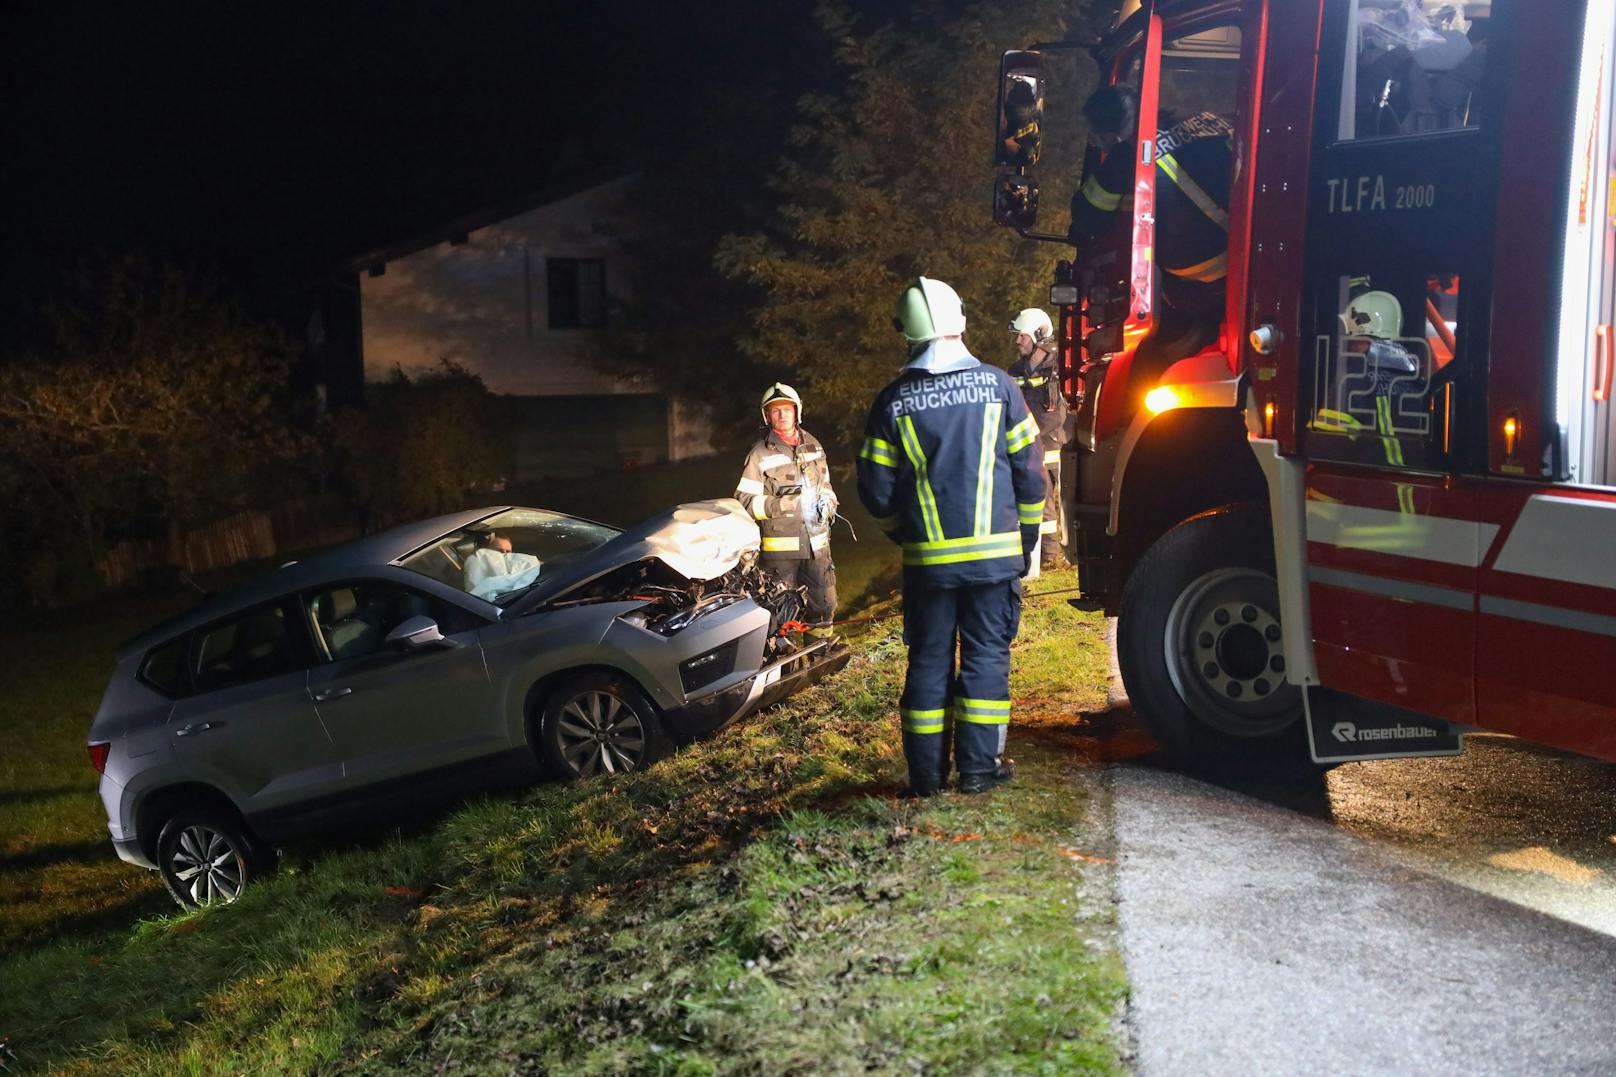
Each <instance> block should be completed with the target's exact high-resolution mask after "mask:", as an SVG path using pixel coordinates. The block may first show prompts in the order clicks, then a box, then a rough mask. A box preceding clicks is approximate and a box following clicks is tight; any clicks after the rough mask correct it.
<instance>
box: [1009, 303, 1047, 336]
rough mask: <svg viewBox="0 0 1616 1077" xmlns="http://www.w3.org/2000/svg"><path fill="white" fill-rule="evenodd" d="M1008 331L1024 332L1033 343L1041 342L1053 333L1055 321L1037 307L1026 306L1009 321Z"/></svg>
mask: <svg viewBox="0 0 1616 1077" xmlns="http://www.w3.org/2000/svg"><path fill="white" fill-rule="evenodd" d="M1010 332H1012V333H1026V334H1027V335H1028V336H1029V337H1032V342H1033V343H1034V344H1042V343H1043V342H1044V341H1046V340H1048V339H1049V338H1050V337H1052V336H1054V335H1055V323H1054V322H1051V321H1050V320H1049V315H1047V314H1045V313H1044V312H1043V311H1041V310H1039V309H1038V308H1037V307H1028V308H1027V309H1026V310H1024V311H1022V312H1021V313H1020V314H1017V315H1016V317H1015V320H1014V321H1012V322H1011V323H1010Z"/></svg>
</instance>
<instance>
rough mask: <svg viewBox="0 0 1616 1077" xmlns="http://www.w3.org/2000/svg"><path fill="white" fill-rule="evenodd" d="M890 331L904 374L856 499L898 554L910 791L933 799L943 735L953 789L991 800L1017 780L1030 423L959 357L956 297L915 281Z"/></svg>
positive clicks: (967, 358)
mask: <svg viewBox="0 0 1616 1077" xmlns="http://www.w3.org/2000/svg"><path fill="white" fill-rule="evenodd" d="M894 325H895V326H896V327H897V328H898V329H900V330H901V331H902V332H903V335H904V337H905V338H906V339H907V340H908V342H909V354H910V359H909V364H908V365H907V366H905V367H904V368H903V371H902V372H901V373H900V374H899V375H898V379H897V380H896V381H894V382H893V383H892V384H891V385H889V386H887V387H886V388H885V389H883V390H882V391H881V393H880V395H879V396H877V397H876V398H875V404H874V405H873V406H872V407H871V408H870V415H869V419H868V420H867V421H866V423H865V427H864V446H863V448H862V449H861V450H860V452H859V460H858V488H859V497H860V498H861V499H862V500H863V502H864V506H865V508H867V509H869V511H870V514H871V515H872V516H874V517H875V519H876V522H877V523H878V524H879V525H880V526H881V528H882V530H884V531H885V532H886V533H887V535H888V537H890V538H892V539H893V540H894V541H896V542H897V543H898V544H899V545H901V546H902V547H903V623H904V628H903V631H904V640H905V642H907V643H908V645H909V670H908V674H907V676H906V677H905V680H904V689H903V698H902V699H901V700H900V701H899V704H898V705H899V709H900V711H901V713H902V716H903V751H904V756H905V757H906V758H907V759H908V762H909V793H910V795H913V796H930V795H933V794H935V793H937V792H939V791H941V789H942V787H943V783H944V781H945V780H946V779H947V777H948V738H949V735H950V726H952V735H953V738H954V748H955V756H956V761H957V764H958V766H959V790H960V792H962V793H980V792H986V791H987V790H989V789H992V788H993V787H994V786H997V785H1001V784H1003V783H1004V782H1006V781H1009V780H1010V777H1011V775H1012V774H1013V773H1014V768H1013V767H1012V766H1011V765H1010V763H1009V762H1008V761H1006V760H1004V759H1003V758H1002V756H1003V753H1004V740H1005V733H1006V730H1007V727H1008V726H1009V724H1010V641H1011V640H1013V639H1014V638H1015V635H1016V629H1017V627H1018V626H1019V624H1020V620H1021V577H1022V576H1024V575H1025V574H1026V572H1027V568H1028V558H1029V557H1030V556H1031V554H1032V548H1033V544H1034V543H1035V542H1036V541H1037V540H1038V528H1039V524H1040V522H1041V521H1042V519H1043V512H1044V475H1043V466H1042V460H1043V454H1042V451H1041V446H1040V444H1039V440H1038V422H1037V420H1036V419H1034V418H1033V417H1032V416H1031V415H1029V414H1028V412H1027V405H1026V402H1025V401H1024V400H1023V399H1022V395H1021V390H1020V389H1018V388H1016V384H1015V382H1013V381H1012V380H1011V379H1010V376H1009V375H1008V374H1006V373H1005V372H1004V371H1003V370H1000V369H999V368H998V367H995V366H989V365H987V364H985V363H982V362H979V361H978V360H977V359H976V358H975V357H974V356H972V355H971V353H970V352H969V351H967V350H966V347H965V343H964V342H963V341H962V340H961V339H960V337H961V335H962V334H963V333H964V332H965V308H964V306H963V305H962V304H961V303H960V299H959V296H958V295H957V294H955V292H954V289H952V288H950V287H949V286H948V285H946V284H944V283H943V282H942V281H937V280H931V279H929V278H926V277H921V278H920V279H919V280H917V281H916V282H915V283H914V284H912V285H910V286H909V288H908V289H907V290H906V291H905V292H904V293H903V295H902V297H900V298H899V300H898V308H897V318H896V319H894ZM956 639H957V640H958V646H959V671H958V674H957V675H956V673H955V669H954V652H955V640H956Z"/></svg>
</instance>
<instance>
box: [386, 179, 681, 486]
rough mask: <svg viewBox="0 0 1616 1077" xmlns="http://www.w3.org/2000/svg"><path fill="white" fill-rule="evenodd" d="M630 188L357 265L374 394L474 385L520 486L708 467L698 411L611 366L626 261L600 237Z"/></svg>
mask: <svg viewBox="0 0 1616 1077" xmlns="http://www.w3.org/2000/svg"><path fill="white" fill-rule="evenodd" d="M627 182H628V179H627V178H619V179H615V180H612V181H610V182H607V183H603V184H600V185H598V186H595V187H591V188H589V189H586V190H583V191H579V192H577V193H574V194H570V195H568V196H566V197H563V198H558V199H556V200H554V201H549V202H546V203H545V204H543V205H540V206H538V207H537V208H534V209H530V210H527V211H525V212H521V213H517V214H515V215H512V216H507V217H504V218H503V219H500V220H496V221H494V222H493V223H490V224H482V225H479V226H475V227H467V228H466V230H464V231H457V230H456V229H454V228H450V229H448V230H444V231H440V232H439V233H437V234H438V236H440V237H441V236H445V235H447V236H448V237H449V238H447V239H445V240H443V241H441V242H433V241H430V240H429V241H426V242H424V243H417V244H412V245H405V246H402V247H399V248H394V249H390V250H388V251H384V252H380V253H378V254H374V255H369V256H366V257H365V258H364V259H362V260H360V262H359V263H358V265H359V267H360V268H361V269H362V270H363V272H362V273H361V276H360V302H361V317H362V320H363V350H364V368H365V378H366V380H367V381H375V380H379V379H382V378H385V377H387V376H389V375H390V374H391V373H392V371H393V370H394V369H395V368H401V369H403V370H404V371H405V373H407V374H413V373H416V372H419V371H422V370H427V369H431V368H433V367H435V366H437V365H438V363H439V361H440V360H442V359H444V358H447V359H451V360H453V361H454V362H456V363H458V364H459V365H461V366H463V367H465V368H466V369H468V370H471V371H473V372H475V373H476V374H477V375H479V376H480V377H481V378H482V379H483V382H484V384H486V385H487V386H488V388H489V389H490V390H492V391H493V392H495V393H499V394H501V395H503V396H505V397H508V398H509V399H510V404H511V406H512V407H513V408H514V409H515V410H516V413H517V415H518V417H519V421H518V430H519V435H518V436H519V439H520V440H519V442H518V444H517V446H516V447H515V448H516V451H515V453H514V454H513V456H514V460H515V462H516V463H515V466H516V474H515V475H513V476H512V477H513V478H514V479H517V480H525V479H533V478H539V477H543V476H547V475H576V474H581V473H586V472H590V471H596V470H602V469H612V468H624V467H632V466H636V465H639V464H645V463H654V462H659V461H663V460H681V459H688V458H690V457H695V456H703V455H707V454H709V453H711V452H712V447H711V445H710V442H709V427H708V424H707V422H706V418H705V414H704V412H703V410H702V409H701V408H700V407H698V406H694V405H692V404H690V403H689V402H685V401H679V400H674V399H670V398H668V397H665V396H663V395H662V394H660V393H659V392H658V391H657V390H656V388H655V387H654V386H652V385H650V384H648V383H647V382H646V381H645V380H644V379H643V378H640V377H636V376H635V375H634V374H632V373H631V372H629V371H628V370H626V369H624V368H623V367H622V365H621V364H618V363H616V362H614V358H613V339H612V325H611V314H610V311H611V309H612V308H613V306H614V305H616V304H618V303H620V302H621V301H623V300H624V299H625V291H624V279H625V276H626V275H625V274H624V273H623V267H624V264H625V259H626V257H627V256H626V254H625V252H624V251H623V250H622V249H621V248H620V247H619V246H618V245H617V243H616V242H615V237H613V236H612V235H610V234H609V233H608V232H607V231H606V230H605V229H604V227H598V225H599V224H600V222H602V221H603V220H604V219H605V215H606V212H607V209H608V208H609V204H610V201H611V200H612V199H613V198H614V197H616V196H618V195H620V193H621V191H622V189H623V187H624V185H625V184H626V183H627Z"/></svg>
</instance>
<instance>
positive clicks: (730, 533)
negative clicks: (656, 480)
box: [511, 497, 763, 614]
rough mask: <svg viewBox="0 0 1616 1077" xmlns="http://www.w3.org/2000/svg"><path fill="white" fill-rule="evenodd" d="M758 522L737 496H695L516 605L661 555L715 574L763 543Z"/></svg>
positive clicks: (516, 609) (697, 573) (526, 605)
mask: <svg viewBox="0 0 1616 1077" xmlns="http://www.w3.org/2000/svg"><path fill="white" fill-rule="evenodd" d="M762 541H763V540H762V537H761V535H760V534H759V532H758V526H757V524H756V523H755V522H754V521H753V519H752V517H751V516H749V515H748V514H747V511H746V509H744V508H742V507H741V503H740V502H739V501H737V500H735V499H734V498H732V497H725V498H719V499H717V500H713V501H692V502H689V503H688V504H684V505H680V506H679V507H677V508H675V509H673V510H671V511H669V512H665V513H663V514H661V515H660V516H653V517H652V518H651V519H649V520H647V521H645V522H644V523H642V524H640V525H639V526H638V527H631V528H629V529H628V530H627V531H624V532H623V533H622V534H620V535H618V536H617V537H616V538H613V539H611V540H609V541H607V542H604V543H602V544H601V545H599V546H597V547H595V548H594V549H593V550H590V551H589V552H588V553H585V554H581V555H580V556H578V557H576V558H574V559H573V560H570V561H568V562H567V563H566V564H564V565H562V566H561V567H560V568H559V569H557V570H556V571H555V572H554V573H553V574H550V573H546V575H545V576H544V577H543V578H542V579H541V580H540V581H539V582H538V583H537V584H536V585H534V586H533V588H532V589H531V590H529V591H528V592H527V593H526V594H524V595H522V597H521V598H519V599H517V601H516V602H514V603H513V604H512V606H511V613H513V614H521V613H526V612H528V611H529V610H532V609H534V608H535V607H537V606H540V605H543V604H544V603H546V602H548V601H550V600H551V599H553V598H556V597H557V596H559V595H561V594H562V593H564V592H566V591H570V590H571V589H572V588H574V587H577V586H578V585H579V584H583V583H587V582H589V581H590V580H592V579H594V578H595V577H597V576H599V575H601V574H602V573H605V572H610V571H612V570H613V569H615V568H620V567H621V566H623V565H629V564H634V563H636V562H639V561H645V560H651V559H654V560H657V561H661V562H662V563H663V564H664V565H667V566H668V568H670V569H672V570H673V571H674V572H677V573H678V574H679V575H681V576H683V577H684V578H685V579H687V580H692V581H698V580H699V581H705V580H715V579H717V578H718V577H720V576H722V575H724V573H726V572H728V571H729V570H730V569H732V568H734V567H735V566H736V565H738V564H740V562H741V558H742V557H743V556H745V555H746V554H747V553H748V552H749V551H750V552H751V553H753V554H756V552H757V551H758V549H759V547H760V546H761V545H762Z"/></svg>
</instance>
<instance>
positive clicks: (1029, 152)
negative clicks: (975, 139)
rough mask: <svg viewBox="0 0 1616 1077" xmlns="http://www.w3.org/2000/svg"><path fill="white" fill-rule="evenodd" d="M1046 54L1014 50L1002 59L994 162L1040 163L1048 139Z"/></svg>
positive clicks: (1027, 165) (1012, 165)
mask: <svg viewBox="0 0 1616 1077" xmlns="http://www.w3.org/2000/svg"><path fill="white" fill-rule="evenodd" d="M1043 62H1044V61H1043V57H1042V56H1041V55H1039V54H1038V53H1036V52H1028V51H1024V50H1021V49H1011V50H1010V51H1009V52H1006V53H1005V54H1004V55H1003V56H1002V57H1000V59H999V124H998V128H997V130H996V131H995V133H994V139H993V163H994V165H996V166H1004V167H1009V168H1016V169H1025V168H1031V167H1032V166H1033V165H1035V164H1037V163H1038V155H1039V154H1040V153H1041V152H1042V151H1043V139H1044V78H1043Z"/></svg>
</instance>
